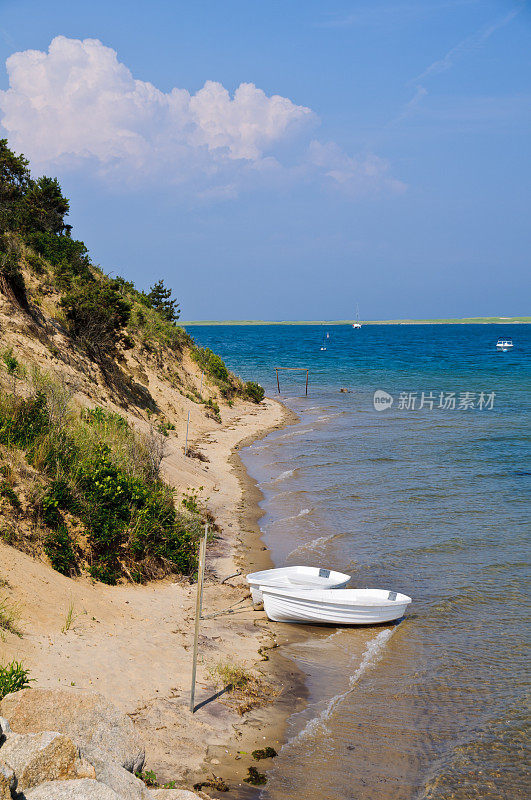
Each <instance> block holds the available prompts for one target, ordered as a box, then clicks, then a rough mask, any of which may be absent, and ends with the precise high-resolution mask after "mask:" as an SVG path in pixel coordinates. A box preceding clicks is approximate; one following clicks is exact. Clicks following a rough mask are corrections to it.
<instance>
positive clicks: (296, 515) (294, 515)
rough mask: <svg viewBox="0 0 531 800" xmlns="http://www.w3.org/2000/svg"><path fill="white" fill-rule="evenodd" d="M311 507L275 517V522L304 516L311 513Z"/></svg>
mask: <svg viewBox="0 0 531 800" xmlns="http://www.w3.org/2000/svg"><path fill="white" fill-rule="evenodd" d="M312 511H313V508H303V509H302V511H299V513H298V514H292V515H291V516H290V517H281V519H277V520H276V522H277V523H278V522H288V521H289V520H290V519H298V518H299V517H305V516H307V515H308V514H311V513H312Z"/></svg>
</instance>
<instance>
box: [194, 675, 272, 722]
mask: <svg viewBox="0 0 531 800" xmlns="http://www.w3.org/2000/svg"><path fill="white" fill-rule="evenodd" d="M208 672H209V675H210V677H211V678H212V680H213V681H214V683H215V685H216V686H217V687H222V688H224V689H226V690H227V691H228V692H229V699H228V701H227V702H226V703H225V705H228V706H230V707H231V708H234V709H235V710H236V711H237V712H238V714H240V716H243V714H246V713H247V712H248V711H251V710H252V709H253V708H258V707H259V706H262V705H265V704H266V703H267V702H269V701H270V700H272V699H273V698H274V696H275V695H276V693H275V692H274V691H273V688H272V687H271V686H270V685H269V684H268V683H266V682H265V681H264V679H263V678H262V676H259V675H256V674H255V673H253V672H251V671H250V670H246V669H245V667H243V666H242V665H241V664H237V663H234V662H230V661H220V662H219V663H218V664H216V665H213V666H211V667H210V669H209V670H208Z"/></svg>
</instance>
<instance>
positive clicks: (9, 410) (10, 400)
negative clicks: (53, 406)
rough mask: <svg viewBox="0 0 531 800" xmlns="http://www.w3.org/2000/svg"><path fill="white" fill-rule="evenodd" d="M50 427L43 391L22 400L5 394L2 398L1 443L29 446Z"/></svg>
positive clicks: (0, 418) (22, 446) (0, 410)
mask: <svg viewBox="0 0 531 800" xmlns="http://www.w3.org/2000/svg"><path fill="white" fill-rule="evenodd" d="M48 428H49V417H48V414H47V410H46V397H45V396H44V394H42V393H41V392H38V393H37V394H36V395H33V396H32V397H29V398H27V399H25V400H22V399H20V398H17V397H13V396H9V395H3V396H2V397H1V398H0V443H1V444H4V445H7V446H8V447H13V446H15V447H21V448H27V447H30V446H31V445H33V444H34V443H35V441H36V440H37V439H38V438H39V437H42V436H43V435H44V434H45V433H46V431H47V430H48Z"/></svg>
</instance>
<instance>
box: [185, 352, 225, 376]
mask: <svg viewBox="0 0 531 800" xmlns="http://www.w3.org/2000/svg"><path fill="white" fill-rule="evenodd" d="M192 357H193V358H194V360H195V361H196V362H197V363H198V364H199V366H200V367H202V368H203V369H204V370H205V372H207V373H208V374H209V375H210V376H211V377H212V378H214V379H215V380H217V381H224V382H228V381H229V378H230V376H229V371H228V369H227V367H226V365H225V362H224V361H223V359H222V358H220V357H219V356H217V355H216V354H215V353H213V352H212V350H210V349H209V348H208V347H196V348H194V349H193V351H192Z"/></svg>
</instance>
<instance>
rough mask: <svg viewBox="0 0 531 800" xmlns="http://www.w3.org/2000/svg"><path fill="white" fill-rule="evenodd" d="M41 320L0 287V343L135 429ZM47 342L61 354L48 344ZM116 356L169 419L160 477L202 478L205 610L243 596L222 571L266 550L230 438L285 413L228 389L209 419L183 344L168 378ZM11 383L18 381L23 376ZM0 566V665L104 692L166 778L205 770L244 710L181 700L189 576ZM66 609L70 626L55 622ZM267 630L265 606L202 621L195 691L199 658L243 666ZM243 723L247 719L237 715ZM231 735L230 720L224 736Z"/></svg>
mask: <svg viewBox="0 0 531 800" xmlns="http://www.w3.org/2000/svg"><path fill="white" fill-rule="evenodd" d="M46 325H47V327H46V330H45V331H44V333H43V330H40V331H37V332H36V329H35V326H34V325H33V323H31V321H28V318H27V317H26V316H25V315H24V314H22V313H21V312H20V311H19V310H17V309H16V308H14V307H13V306H11V305H10V304H9V303H7V302H6V301H5V300H3V298H2V297H1V296H0V334H1V344H2V346H12V347H13V348H14V351H15V354H16V355H17V357H18V358H19V360H20V361H22V362H23V363H24V364H25V365H26V366H27V367H31V365H33V364H38V365H39V367H40V368H41V369H45V370H47V371H49V372H51V373H54V374H55V375H56V376H58V377H59V378H60V379H61V380H63V381H64V382H65V383H66V384H67V385H69V386H70V387H71V389H72V391H75V397H74V402H77V403H79V404H81V405H95V404H98V403H99V404H102V405H103V404H104V405H105V406H106V407H110V408H113V407H114V408H115V410H117V411H119V412H120V413H122V414H125V415H126V416H127V417H128V419H129V421H130V422H131V424H133V425H134V426H136V427H138V428H140V429H142V428H144V429H145V428H147V427H148V426H149V425H150V424H151V419H150V417H149V415H148V414H147V413H146V412H145V410H143V409H142V408H141V406H138V405H135V403H134V402H127V403H124V398H123V396H122V397H120V396H117V395H116V392H114V391H113V390H112V388H109V386H108V385H106V383H105V380H104V379H103V378H102V375H101V374H100V373H99V372H98V369H97V367H95V366H94V365H93V364H90V363H89V362H87V361H86V359H85V358H84V356H83V354H82V353H80V352H79V351H75V350H74V349H72V347H71V345H70V344H69V342H68V340H67V339H66V338H65V337H64V335H63V333H62V332H61V330H60V329H57V330H56V329H55V328H53V326H51V327H50V324H48V323H46ZM37 334H38V335H37ZM39 337H40V339H42V341H41V340H40V339H39ZM51 340H52V343H53V346H54V347H55V348H57V351H60V352H61V354H62V357H61V358H56V357H55V356H54V355H53V348H52V349H51V350H50V346H49V344H50V341H51ZM122 368H123V369H124V372H126V373H127V374H128V375H133V376H134V378H135V380H136V381H137V382H138V383H137V386H140V387H141V389H142V387H143V388H144V389H147V390H149V393H150V395H151V397H152V398H153V400H154V401H155V403H156V406H157V409H158V411H157V413H156V416H155V420H157V419H162V420H164V421H169V422H171V423H173V424H174V425H175V431H172V432H171V433H170V436H169V437H168V438H167V440H166V453H165V458H164V461H163V472H164V474H165V477H166V479H167V480H168V482H170V483H171V484H173V485H174V486H175V487H176V489H177V490H178V492H185V491H186V490H187V489H189V488H191V487H193V488H196V489H197V488H199V487H203V490H202V492H201V498H202V499H203V500H204V502H205V503H206V504H207V506H208V508H209V509H210V510H211V511H212V512H213V514H214V516H215V517H216V521H217V523H218V525H219V526H220V533H219V538H218V539H217V540H216V541H214V542H213V543H212V544H211V545H210V546H209V558H208V575H209V577H208V580H207V586H206V589H205V594H204V613H205V614H207V613H213V612H215V611H217V610H220V609H224V608H226V607H227V606H230V605H231V604H232V603H234V602H236V601H238V600H240V599H242V598H243V597H245V595H246V594H247V590H246V588H245V582H244V579H242V578H233V579H231V580H230V582H229V584H222V583H221V580H222V579H223V578H224V577H226V576H229V575H231V574H232V573H234V572H237V571H238V565H237V562H238V560H239V559H241V558H242V554H243V553H244V552H245V559H246V562H247V563H248V562H249V552H250V551H252V550H253V548H254V551H255V554H258V557H259V556H260V555H262V558H264V557H265V558H267V554H260V551H261V550H262V545H261V543H260V541H259V539H258V535H257V528H256V524H255V523H256V519H257V517H258V513H259V512H258V509H257V506H256V497H255V496H253V489H252V487H250V486H249V484H250V481H249V479H248V478H247V476H246V474H245V472H244V470H243V468H242V467H241V465H240V464H239V463H238V461H237V459H235V457H234V453H233V451H234V450H235V449H237V446H238V443H240V442H242V441H244V440H249V439H251V438H254V437H256V436H259V435H260V434H261V433H263V432H265V431H267V430H269V429H271V428H274V427H277V426H280V425H281V424H284V422H285V421H287V419H288V412H287V411H286V410H285V409H284V408H283V407H282V406H281V405H280V404H278V403H276V402H275V401H273V400H268V399H266V400H265V401H264V402H263V403H262V404H260V405H259V406H257V405H255V404H253V403H250V402H244V401H240V400H238V401H236V402H235V403H234V406H233V407H229V406H228V405H227V404H223V403H221V402H220V406H221V415H222V420H223V422H222V424H219V423H218V422H216V421H215V420H213V419H211V418H209V417H208V416H207V415H206V413H205V408H204V407H203V406H201V405H200V404H197V403H194V402H192V401H191V400H190V399H188V398H187V397H186V392H187V390H189V389H190V387H195V388H196V389H199V386H200V383H201V374H200V371H199V369H198V367H197V365H196V364H195V363H194V362H192V361H191V359H190V358H189V356H188V355H187V354H185V357H184V360H183V364H182V365H181V367H180V374H179V380H178V381H176V382H173V381H172V380H170V379H169V378H168V374H167V373H166V374H165V371H164V369H163V368H160V365H159V368H157V367H156V366H155V365H151V366H149V365H148V364H146V362H143V363H142V362H141V361H140V360H139V357H138V356H135V354H134V353H133V352H131V351H130V352H127V353H125V354H124V362H123V364H122ZM19 391H21V392H23V391H24V386H23V384H21V385H20V387H19ZM216 395H217V392H216V387H214V386H212V385H209V383H208V381H207V380H206V378H205V379H204V381H203V396H207V397H208V396H213V397H216ZM188 412H190V437H189V442H190V443H191V444H192V446H193V447H194V448H195V449H197V450H201V451H202V452H204V453H205V455H207V457H208V459H209V461H208V462H201V461H199V460H197V459H195V458H190V457H186V456H185V455H184V452H183V451H184V441H185V429H186V420H187V416H188ZM245 483H247V490H246V492H245V497H244V493H243V486H244V484H245ZM255 493H256V490H255ZM177 498H178V495H177ZM242 542H243V544H242ZM235 548H239V550H238V551H237V550H236V549H235ZM237 552H239V555H237ZM0 578H3V579H5V580H6V581H7V582H8V585H7V586H5V587H0V599H2V597H3V596H7V597H8V599H9V602H10V603H15V604H16V606H17V609H18V616H19V624H20V628H21V630H22V632H23V637H22V638H17V637H16V636H14V635H13V634H9V633H8V634H6V635H5V639H4V640H3V641H2V640H0V663H5V662H8V661H10V660H11V659H18V660H20V661H22V662H23V663H24V664H25V665H26V666H27V667H29V669H30V671H31V675H32V676H33V677H34V678H35V679H36V685H37V686H47V687H50V686H58V685H63V686H69V685H75V686H77V687H81V688H94V689H95V690H98V691H100V692H102V693H103V694H104V695H105V696H106V697H108V698H109V699H110V700H112V701H113V702H115V703H117V704H118V705H119V706H120V707H121V708H122V709H124V710H125V711H126V712H127V713H129V714H131V716H132V718H133V719H134V720H135V721H136V723H137V724H138V726H139V728H140V729H141V734H142V736H143V738H144V740H145V742H146V747H147V762H146V767H147V768H149V769H153V770H154V771H155V772H156V773H157V775H159V777H160V778H161V779H163V780H164V781H168V780H173V779H177V780H187V779H189V778H191V775H192V774H194V773H195V774H198V775H199V774H203V773H202V771H201V764H202V762H203V759H204V757H205V754H206V752H207V750H208V749H209V748H213V752H216V747H217V748H218V749H219V747H220V746H222V745H223V746H224V745H226V744H227V743H228V741H229V737H230V736H231V734H233V733H234V732H233V725H234V724H235V723H238V724H239V725H240V724H241V722H242V720H241V718H240V717H239V716H238V715H237V714H236V713H235V712H234V711H231V710H229V709H228V708H227V706H226V705H224V703H223V702H222V700H223V698H220V699H219V700H217V701H213V702H210V703H207V704H206V705H205V706H203V707H202V708H201V709H200V710H199V711H198V712H196V714H195V716H194V717H192V716H191V715H190V713H189V711H188V698H189V681H190V671H191V651H190V646H191V643H192V635H193V610H194V603H195V586H193V585H191V584H190V583H189V582H188V581H186V580H180V581H179V580H177V581H176V580H175V579H168V580H165V581H162V582H159V583H152V584H150V585H146V586H134V585H121V586H118V587H109V586H105V585H103V584H100V583H97V584H92V583H91V582H90V581H89V580H88V579H86V578H79V579H74V580H72V579H69V578H66V577H64V576H62V575H60V574H59V573H57V572H55V571H54V570H52V569H51V568H50V567H49V566H48V565H47V564H46V563H44V561H38V560H34V559H32V558H31V557H29V556H27V555H25V554H23V553H20V552H19V551H17V550H15V549H13V548H11V547H9V546H7V545H6V544H4V543H2V542H0ZM70 607H72V608H73V615H74V624H73V625H72V627H71V628H70V629H69V630H67V631H64V630H63V629H64V626H65V620H66V617H67V614H68V611H69V608H70ZM272 641H273V639H272V635H271V633H270V632H269V627H268V623H267V621H266V619H265V616H264V615H263V613H260V612H253V611H252V610H250V609H249V610H247V611H246V612H245V613H238V614H232V615H230V616H223V617H218V618H216V619H214V620H208V621H204V622H203V623H202V628H201V640H200V645H201V647H200V663H199V669H198V689H197V695H196V700H197V702H199V703H201V702H202V701H203V700H206V699H208V698H209V697H211V696H212V694H213V693H214V690H213V683H212V680H211V679H210V678H209V676H208V668H209V666H211V665H213V664H216V663H217V662H219V661H220V660H221V659H223V660H225V659H230V660H233V661H234V660H236V661H238V662H240V663H242V664H243V665H245V666H247V667H250V666H253V665H254V664H256V663H257V662H258V661H259V660H260V656H259V655H258V650H259V648H260V647H261V646H263V645H264V644H266V645H267V644H271V643H272ZM257 720H258V721H257V723H256V724H255V725H254V729H253V730H252V731H251V733H250V734H249V736H250V740H251V742H252V741H254V740H256V741H260V740H261V739H262V731H261V730H259V728H260V727H261V725H262V722H261V721H260V714H258V716H257ZM270 721H271V720H270ZM246 726H247V727H249V728H253V725H252V724H251V725H250V724H249V722H248V721H247V722H246V723H245V722H244V728H245V727H246ZM240 736H241V733H240V732H239V731H237V732H236V733H234V735H233V740H234V739H238V738H239V737H240ZM250 746H251V745H249V748H248V749H250ZM216 761H217V759H216Z"/></svg>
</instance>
